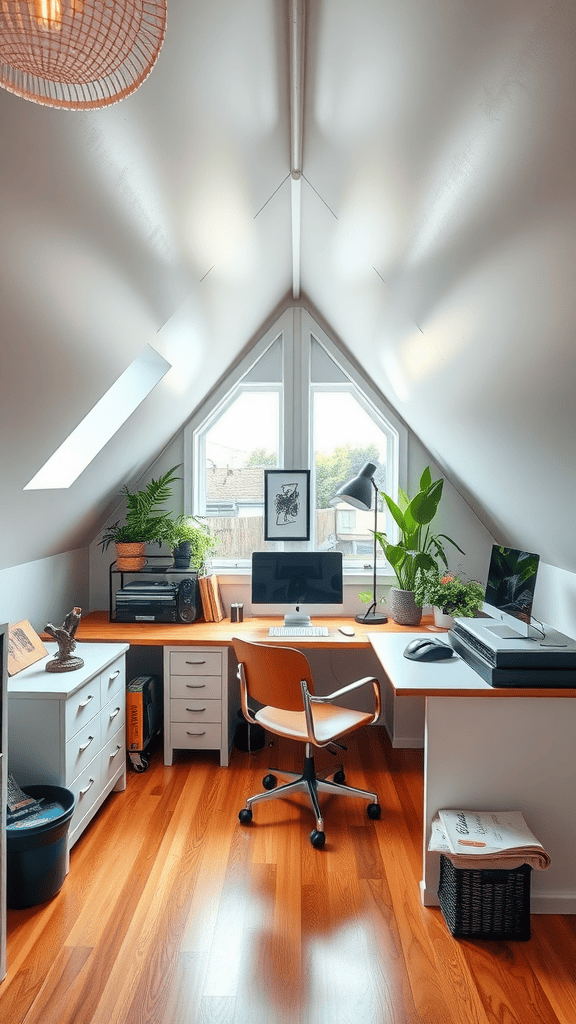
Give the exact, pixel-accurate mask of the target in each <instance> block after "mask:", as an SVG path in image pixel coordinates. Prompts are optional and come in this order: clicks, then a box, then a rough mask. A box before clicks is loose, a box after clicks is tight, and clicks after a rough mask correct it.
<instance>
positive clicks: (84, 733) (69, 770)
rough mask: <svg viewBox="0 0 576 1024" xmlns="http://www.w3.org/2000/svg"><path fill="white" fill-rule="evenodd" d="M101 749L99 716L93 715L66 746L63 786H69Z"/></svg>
mask: <svg viewBox="0 0 576 1024" xmlns="http://www.w3.org/2000/svg"><path fill="white" fill-rule="evenodd" d="M101 747H102V739H101V725H100V716H99V715H95V717H94V718H92V719H91V721H90V722H88V723H87V725H85V726H84V727H83V728H82V729H79V730H78V732H77V733H76V735H75V736H73V737H72V739H71V740H68V742H67V744H66V769H65V778H66V781H65V783H64V785H65V786H70V783H71V782H73V781H74V779H75V778H76V776H77V775H80V773H81V772H82V771H83V770H84V768H85V767H86V765H88V764H89V763H90V761H92V759H93V758H94V757H95V756H96V754H97V753H98V751H99V750H100V748H101Z"/></svg>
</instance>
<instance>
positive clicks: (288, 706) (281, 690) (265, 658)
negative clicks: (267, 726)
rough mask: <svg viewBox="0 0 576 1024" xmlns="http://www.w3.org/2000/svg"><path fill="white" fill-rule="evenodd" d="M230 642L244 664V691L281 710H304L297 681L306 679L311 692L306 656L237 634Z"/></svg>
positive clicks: (311, 682) (291, 648) (311, 685)
mask: <svg viewBox="0 0 576 1024" xmlns="http://www.w3.org/2000/svg"><path fill="white" fill-rule="evenodd" d="M232 644H233V646H234V653H235V654H236V657H237V659H238V661H239V662H240V663H241V664H242V665H243V666H244V674H245V677H246V685H247V687H248V694H249V695H250V696H251V697H253V698H254V700H257V701H258V703H259V704H265V705H269V706H270V707H274V708H282V710H283V711H303V710H304V701H303V699H302V687H301V686H300V682H301V680H302V679H305V680H306V684H307V686H308V690H309V692H310V693H314V683H313V680H312V671H311V669H310V665H309V663H308V659H307V658H306V657H305V655H304V654H302V653H301V651H296V650H294V648H293V647H279V646H276V647H274V646H272V644H255V643H250V642H249V641H248V640H240V639H238V637H234V639H233V640H232Z"/></svg>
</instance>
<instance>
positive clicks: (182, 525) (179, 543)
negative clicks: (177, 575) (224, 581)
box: [162, 512, 218, 576]
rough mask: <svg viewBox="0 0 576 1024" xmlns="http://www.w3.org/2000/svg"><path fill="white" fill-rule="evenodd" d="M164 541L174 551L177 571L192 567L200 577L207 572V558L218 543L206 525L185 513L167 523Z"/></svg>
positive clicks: (164, 526)
mask: <svg viewBox="0 0 576 1024" xmlns="http://www.w3.org/2000/svg"><path fill="white" fill-rule="evenodd" d="M162 539H163V541H164V543H165V544H166V546H167V547H169V548H170V549H171V551H172V557H173V559H174V568H175V569H189V568H190V565H192V569H194V570H195V572H197V573H198V574H199V575H200V576H201V575H202V574H203V573H204V571H205V565H206V559H207V557H208V556H209V555H210V554H211V553H212V551H214V549H215V548H216V545H217V543H218V541H217V538H216V537H215V536H214V534H213V533H211V532H210V528H209V527H208V526H207V525H206V523H203V522H201V521H200V520H199V519H197V518H196V516H191V515H186V514H185V513H184V512H180V513H179V515H177V516H176V517H175V518H174V519H171V518H168V519H167V520H166V521H165V523H164V524H163V526H162Z"/></svg>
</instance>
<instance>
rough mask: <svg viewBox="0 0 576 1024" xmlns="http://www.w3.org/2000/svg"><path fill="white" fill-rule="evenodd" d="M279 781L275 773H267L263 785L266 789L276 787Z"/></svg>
mask: <svg viewBox="0 0 576 1024" xmlns="http://www.w3.org/2000/svg"><path fill="white" fill-rule="evenodd" d="M277 783H278V779H277V778H276V776H275V775H265V776H264V778H263V779H262V785H263V786H264V789H275V788H276V785H277Z"/></svg>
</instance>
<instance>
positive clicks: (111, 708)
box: [101, 690, 126, 746]
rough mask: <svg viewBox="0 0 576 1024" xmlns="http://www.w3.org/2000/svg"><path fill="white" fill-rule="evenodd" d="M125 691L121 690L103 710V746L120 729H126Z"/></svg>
mask: <svg viewBox="0 0 576 1024" xmlns="http://www.w3.org/2000/svg"><path fill="white" fill-rule="evenodd" d="M124 694H125V691H124V690H121V691H120V692H119V693H117V694H116V696H115V697H113V698H112V700H110V701H108V703H107V704H106V706H105V707H103V708H102V713H101V722H102V746H104V744H105V743H107V742H108V740H109V739H110V738H111V736H113V735H114V733H115V732H117V731H118V729H124V725H125V723H126V699H125V695H124Z"/></svg>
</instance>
